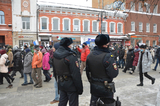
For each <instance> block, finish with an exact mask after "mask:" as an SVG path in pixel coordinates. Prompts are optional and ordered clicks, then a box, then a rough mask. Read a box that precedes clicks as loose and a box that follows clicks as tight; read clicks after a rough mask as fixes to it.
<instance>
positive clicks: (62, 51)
mask: <svg viewBox="0 0 160 106" xmlns="http://www.w3.org/2000/svg"><path fill="white" fill-rule="evenodd" d="M73 53H74V54H76V53H75V52H74V51H72V50H70V49H66V48H65V47H63V46H60V47H59V48H58V49H57V50H56V51H55V52H54V57H55V58H57V59H62V58H64V57H66V56H68V55H71V54H73Z"/></svg>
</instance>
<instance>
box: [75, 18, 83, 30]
mask: <svg viewBox="0 0 160 106" xmlns="http://www.w3.org/2000/svg"><path fill="white" fill-rule="evenodd" d="M75 20H78V21H79V30H78V31H81V20H80V19H78V18H74V19H73V31H74V21H75Z"/></svg>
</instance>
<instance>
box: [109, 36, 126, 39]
mask: <svg viewBox="0 0 160 106" xmlns="http://www.w3.org/2000/svg"><path fill="white" fill-rule="evenodd" d="M109 37H110V39H129V38H128V37H127V36H109Z"/></svg>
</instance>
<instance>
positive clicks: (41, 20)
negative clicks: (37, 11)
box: [40, 16, 49, 31]
mask: <svg viewBox="0 0 160 106" xmlns="http://www.w3.org/2000/svg"><path fill="white" fill-rule="evenodd" d="M42 18H47V29H42ZM40 30H47V31H48V30H49V18H48V17H46V16H42V17H40Z"/></svg>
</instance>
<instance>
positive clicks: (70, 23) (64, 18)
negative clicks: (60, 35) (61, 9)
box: [62, 18, 71, 31]
mask: <svg viewBox="0 0 160 106" xmlns="http://www.w3.org/2000/svg"><path fill="white" fill-rule="evenodd" d="M65 19H68V20H69V30H68V31H71V19H69V18H63V22H62V24H63V31H64V20H65Z"/></svg>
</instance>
